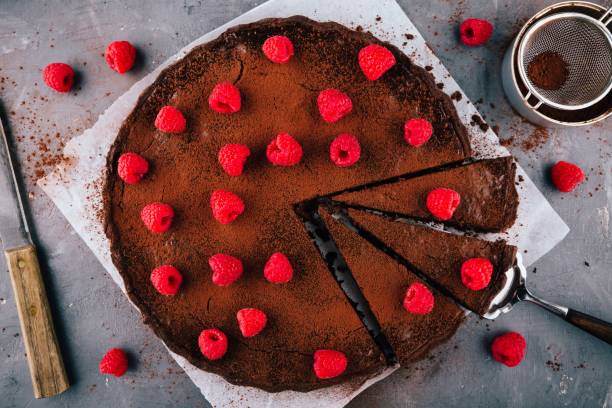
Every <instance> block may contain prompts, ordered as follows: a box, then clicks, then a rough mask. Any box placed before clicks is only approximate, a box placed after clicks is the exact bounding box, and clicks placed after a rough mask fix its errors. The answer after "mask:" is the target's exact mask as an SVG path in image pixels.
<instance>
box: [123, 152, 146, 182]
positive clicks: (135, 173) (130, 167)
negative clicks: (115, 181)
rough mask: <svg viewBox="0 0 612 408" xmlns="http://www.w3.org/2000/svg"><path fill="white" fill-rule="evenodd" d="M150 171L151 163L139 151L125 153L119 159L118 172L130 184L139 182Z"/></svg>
mask: <svg viewBox="0 0 612 408" xmlns="http://www.w3.org/2000/svg"><path fill="white" fill-rule="evenodd" d="M148 171H149V163H148V162H147V161H146V160H145V158H144V157H142V156H141V155H139V154H138V153H123V154H122V155H121V156H119V160H117V173H118V174H119V177H121V180H123V181H125V182H126V183H128V184H136V183H138V182H139V181H140V180H141V179H142V178H143V177H144V175H145V174H147V172H148Z"/></svg>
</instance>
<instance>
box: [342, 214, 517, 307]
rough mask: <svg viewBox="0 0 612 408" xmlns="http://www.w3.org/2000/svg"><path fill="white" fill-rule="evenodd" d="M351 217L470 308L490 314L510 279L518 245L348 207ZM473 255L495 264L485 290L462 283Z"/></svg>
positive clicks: (415, 268) (363, 228)
mask: <svg viewBox="0 0 612 408" xmlns="http://www.w3.org/2000/svg"><path fill="white" fill-rule="evenodd" d="M347 214H348V217H349V218H350V219H351V220H352V221H353V222H354V223H355V224H356V225H357V226H358V227H359V228H360V229H362V230H363V231H366V232H369V233H370V234H372V235H374V236H375V237H376V238H378V239H379V240H380V241H381V242H382V243H383V244H384V245H385V246H387V247H388V248H391V249H392V250H393V251H394V252H395V253H396V254H398V255H399V256H401V257H402V258H403V260H404V261H405V262H406V264H408V265H409V266H410V267H411V268H413V269H414V270H418V271H419V272H420V273H421V274H423V275H424V276H426V277H427V278H429V279H431V280H432V281H434V282H436V283H437V285H439V286H441V287H442V288H444V291H445V293H447V294H448V295H449V296H451V297H452V298H453V299H455V300H456V301H457V302H458V303H460V304H462V305H464V306H465V307H467V308H468V309H470V310H472V311H474V312H476V313H478V314H480V315H482V314H484V313H486V312H487V311H488V309H489V306H490V305H491V302H492V300H493V298H494V297H495V295H497V294H498V293H499V292H500V290H501V289H502V287H503V286H504V283H505V282H506V276H505V272H506V271H507V270H508V269H509V268H510V267H511V266H512V264H513V263H514V258H515V256H516V247H515V246H512V245H508V244H506V242H505V241H503V240H498V241H494V242H492V241H486V240H483V239H479V238H475V237H470V236H465V235H457V234H454V233H449V232H446V231H441V230H438V229H435V228H431V227H429V226H424V225H423V226H422V225H417V224H410V223H406V222H402V221H398V220H393V219H390V218H385V217H381V216H378V215H374V214H370V213H368V212H367V211H362V210H356V209H348V210H347ZM470 258H487V259H488V260H490V261H491V263H492V264H493V275H492V276H491V282H490V283H489V285H488V286H487V287H486V288H485V289H482V290H479V291H474V290H471V289H468V288H467V287H466V286H464V285H463V283H462V282H461V273H460V271H461V264H462V263H463V262H464V261H466V260H467V259H470Z"/></svg>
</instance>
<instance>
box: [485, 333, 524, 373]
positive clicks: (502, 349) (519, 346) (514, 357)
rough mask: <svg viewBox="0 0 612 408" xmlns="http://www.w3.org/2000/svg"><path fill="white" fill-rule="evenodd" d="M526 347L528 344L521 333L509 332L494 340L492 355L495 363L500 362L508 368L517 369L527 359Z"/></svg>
mask: <svg viewBox="0 0 612 408" xmlns="http://www.w3.org/2000/svg"><path fill="white" fill-rule="evenodd" d="M526 347H527V342H526V341H525V338H524V337H523V336H521V334H520V333H517V332H508V333H506V334H502V335H501V336H498V337H496V338H495V340H493V343H492V344H491V353H492V354H493V358H494V359H495V361H499V362H500V363H502V364H505V365H507V366H508V367H516V366H517V365H519V364H520V363H521V360H523V357H525V348H526Z"/></svg>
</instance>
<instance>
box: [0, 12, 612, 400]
mask: <svg viewBox="0 0 612 408" xmlns="http://www.w3.org/2000/svg"><path fill="white" fill-rule="evenodd" d="M347 1H348V0H347ZM259 3H260V1H244V2H243V1H237V0H211V1H197V0H184V1H175V2H171V1H147V0H121V1H118V0H107V1H102V0H90V1H67V0H66V1H54V2H43V1H25V0H21V1H9V0H0V69H1V70H0V78H2V79H0V81H1V82H0V99H1V100H2V102H3V103H4V107H5V110H6V111H7V112H8V115H7V116H8V117H9V126H10V128H11V130H12V135H13V137H15V138H16V139H18V154H19V158H20V162H21V167H22V170H23V173H24V174H25V178H26V184H27V189H28V193H29V200H28V201H29V205H30V207H31V211H32V218H33V225H34V229H35V232H36V236H37V240H38V244H39V245H40V249H41V255H42V258H43V260H44V268H45V271H46V272H47V275H46V281H47V285H48V288H49V292H50V300H51V302H52V304H53V306H54V315H55V319H56V322H57V328H58V330H59V333H60V338H61V344H62V348H63V352H64V356H65V359H66V362H67V365H68V371H69V375H70V379H71V382H72V387H71V388H70V389H69V390H68V391H67V392H65V393H64V394H63V395H60V396H58V397H55V398H52V399H48V400H40V401H38V400H34V399H33V397H32V391H31V385H30V379H29V374H28V369H27V365H26V358H25V356H24V349H23V345H22V341H21V337H20V334H19V323H18V319H17V313H16V310H15V306H14V299H13V294H12V291H11V288H10V283H9V275H8V273H7V272H6V266H5V264H4V260H3V259H2V260H0V272H1V273H2V275H1V276H0V407H26V406H27V407H91V406H99V407H162V406H164V407H165V406H180V407H186V406H206V405H207V403H206V402H205V399H204V398H203V397H202V396H201V395H200V393H199V392H198V390H197V389H196V387H195V386H194V385H193V384H192V383H191V382H190V381H189V379H188V378H187V376H186V375H185V374H184V373H183V372H182V371H181V370H180V369H179V367H178V366H177V365H176V364H175V363H174V362H173V361H172V360H171V358H170V357H169V356H168V354H167V353H166V352H165V350H164V349H163V347H162V346H161V344H160V342H159V341H158V340H157V339H156V338H155V337H154V336H153V334H152V332H151V331H150V330H149V329H147V328H146V327H145V326H144V325H143V324H142V323H141V319H140V317H139V315H138V313H137V312H136V311H135V310H134V309H133V308H132V307H131V306H130V305H129V303H128V302H127V300H126V298H125V297H124V296H123V295H122V294H121V292H120V291H119V289H118V288H117V286H116V285H115V284H114V283H113V282H112V281H111V279H110V278H109V277H108V276H107V275H106V273H105V271H104V270H103V269H102V267H101V266H100V265H99V264H98V262H97V261H96V260H95V259H94V257H93V255H92V254H91V253H90V252H89V250H88V249H87V248H86V247H85V244H84V243H83V242H82V241H81V240H80V239H79V238H78V236H76V235H75V233H74V231H73V230H72V229H71V228H70V226H69V225H68V224H67V222H66V221H65V219H64V218H63V217H62V216H61V215H60V214H59V213H58V211H57V210H56V209H55V208H54V206H53V205H52V204H51V203H50V202H49V200H48V199H47V198H46V197H45V196H44V195H43V194H42V192H41V191H40V190H39V189H37V188H36V187H35V186H34V184H33V179H34V178H35V177H36V171H37V170H38V171H39V172H44V171H46V170H49V169H50V163H49V162H50V161H52V159H53V152H57V151H59V147H60V144H61V141H62V140H64V141H65V140H68V139H70V138H71V137H72V136H75V135H77V134H79V133H80V132H81V131H82V130H83V129H85V128H87V127H89V126H90V125H92V124H93V123H94V121H95V119H96V118H97V116H98V115H99V114H100V113H101V112H103V111H104V109H105V108H106V107H107V106H109V105H110V104H111V103H112V101H113V100H114V99H115V98H116V97H117V96H119V95H120V94H121V93H123V92H124V91H125V90H126V89H128V87H129V86H130V84H132V83H134V82H135V81H137V80H138V79H139V78H141V77H142V76H143V75H145V74H146V73H147V72H150V71H151V70H152V69H153V68H155V67H156V66H157V65H158V64H159V63H160V62H162V61H163V60H165V59H166V58H167V57H168V56H170V55H172V54H174V53H175V52H176V50H178V49H179V48H180V47H182V46H183V45H185V44H187V43H188V42H190V41H191V40H192V39H194V38H196V37H198V36H200V35H201V34H202V33H205V32H207V31H209V30H211V29H213V28H215V27H217V26H219V25H221V24H222V23H225V22H226V21H228V20H230V19H231V18H233V17H235V16H238V15H240V14H241V13H243V12H245V11H247V10H249V9H250V8H252V7H254V6H255V5H257V4H259ZM400 3H401V4H402V7H403V9H404V10H405V11H406V13H407V14H408V15H409V16H410V18H411V19H412V20H413V21H414V23H415V24H416V25H417V26H418V28H419V29H420V30H421V31H422V33H423V35H424V36H425V38H426V39H427V40H428V41H429V42H430V44H431V46H432V48H433V49H434V50H435V52H436V53H437V55H438V56H439V57H440V58H441V60H442V61H443V62H444V63H445V64H446V66H447V67H448V69H449V70H450V72H451V73H452V74H453V75H454V77H455V78H456V80H457V81H458V82H459V84H460V85H461V86H462V87H463V89H464V90H465V92H466V93H467V95H468V96H469V97H470V98H471V99H472V100H473V101H475V102H476V101H478V100H482V102H481V103H477V105H479V106H480V108H481V112H482V113H483V114H484V115H486V118H487V120H489V122H490V123H491V124H492V125H497V126H499V134H500V136H501V137H502V138H503V139H506V140H509V141H508V143H509V144H510V149H511V150H512V152H513V153H514V154H515V155H516V157H517V159H518V161H519V162H520V163H521V164H522V165H523V166H524V167H525V169H526V170H527V172H528V173H529V175H530V176H531V177H532V178H533V180H534V182H535V183H536V184H537V185H538V186H539V187H540V188H541V189H542V191H543V192H544V194H545V195H546V197H547V198H548V199H549V200H550V202H551V203H552V205H553V207H554V208H555V209H556V210H557V211H558V212H559V213H560V214H561V216H562V217H563V218H564V219H565V220H566V222H567V223H568V224H569V225H570V227H571V228H572V231H571V232H570V234H569V235H568V237H567V238H566V239H565V240H564V241H563V242H562V243H561V244H560V245H558V246H557V247H556V248H555V249H554V250H553V251H552V252H550V253H549V254H548V255H547V256H546V257H545V258H544V259H541V260H540V261H539V262H537V264H536V265H534V266H533V267H531V268H530V271H529V278H530V281H531V283H532V286H533V287H534V289H535V290H536V292H538V293H540V294H543V295H546V296H547V298H548V299H550V300H552V301H556V302H560V303H563V304H566V305H568V306H571V307H575V308H578V309H579V310H583V311H585V312H588V313H592V314H595V315H597V316H600V317H601V318H604V319H607V320H612V242H611V239H610V230H609V229H610V216H609V214H610V211H611V210H612V208H611V207H612V167H611V163H612V157H611V155H612V147H611V146H610V143H611V142H612V137H611V136H610V134H611V132H612V121H610V120H609V121H608V122H606V123H602V124H599V125H597V126H593V127H590V128H584V129H568V130H550V131H548V132H547V133H546V132H543V131H541V130H537V129H535V128H534V127H533V126H531V125H529V124H527V123H524V122H523V121H521V119H520V118H519V117H517V116H516V114H515V113H513V111H512V110H511V108H510V107H509V106H508V104H507V102H506V101H505V100H504V96H503V92H502V89H501V83H500V78H499V63H500V57H501V55H502V52H503V50H504V48H505V47H506V45H507V44H508V43H509V41H510V40H511V38H512V36H513V35H514V34H515V33H516V32H517V30H518V28H519V27H520V23H521V21H524V20H525V19H526V18H528V17H529V16H531V15H532V14H533V13H535V12H536V11H538V10H539V9H541V8H542V7H544V6H545V5H547V4H549V3H551V2H550V1H548V0H520V1H510V0H497V1H489V0H474V1H467V0H463V1H459V2H453V1H448V0H446V1H445V0H416V1H407V0H402V1H400ZM375 16H376V10H372V20H374V18H375ZM472 16H474V17H481V18H487V19H490V20H492V21H493V22H494V24H495V34H494V36H493V38H492V41H490V42H489V44H488V45H487V46H486V47H482V48H477V49H466V48H463V47H461V46H458V45H457V40H456V21H460V20H461V19H463V18H467V17H472ZM449 20H450V21H449ZM115 39H128V40H130V41H131V42H133V43H134V44H135V45H136V46H137V47H138V50H139V58H138V60H139V62H138V66H137V67H136V69H135V70H133V71H132V72H130V73H128V74H127V75H124V76H119V75H117V74H115V73H113V72H111V71H110V70H109V69H108V68H107V67H106V65H105V64H104V60H103V58H102V56H101V54H102V53H103V52H104V48H105V45H106V44H107V43H108V42H110V41H112V40H115ZM52 61H65V62H67V63H70V64H71V65H73V66H74V67H75V68H77V70H78V71H79V73H80V75H79V77H80V79H79V83H78V87H77V88H76V89H77V90H76V92H74V95H68V96H66V95H58V94H55V93H53V92H50V91H49V90H48V89H47V88H46V87H44V86H42V85H41V71H42V68H43V67H44V66H45V65H46V64H47V63H49V62H52ZM56 133H58V134H59V135H56ZM46 134H49V135H50V136H45V135H46ZM47 138H48V139H49V140H48V141H47V142H45V144H46V145H48V146H47V147H48V149H49V150H50V151H49V152H47V153H46V154H45V155H42V156H41V153H40V150H41V146H37V145H38V144H39V142H40V141H41V140H43V141H44V140H46V139H47ZM534 145H535V147H534ZM32 152H37V153H36V154H37V155H36V156H34V157H33V156H31V153H32ZM559 159H566V160H570V161H573V162H576V163H579V164H580V165H581V166H582V168H584V169H585V170H586V172H587V173H588V181H587V182H586V183H584V184H583V185H582V186H581V187H580V188H579V189H578V191H577V192H576V193H572V194H565V195H562V194H560V193H558V192H556V191H555V190H554V188H553V187H552V186H551V185H550V183H549V181H548V178H547V170H548V168H549V166H550V165H551V163H553V162H555V161H556V160H559ZM536 269H537V270H536ZM504 330H517V331H520V332H522V333H524V334H525V336H526V338H527V343H528V352H527V357H526V359H525V361H524V362H523V363H522V364H521V365H520V366H519V367H517V368H515V369H507V368H505V367H503V366H501V365H499V364H496V363H495V362H493V361H492V360H491V358H490V356H489V354H488V351H487V350H488V344H489V342H490V341H491V339H492V338H493V337H494V335H495V334H497V333H500V332H503V331H504ZM112 346H120V347H124V348H126V349H127V350H129V353H130V357H131V360H132V364H131V368H130V371H129V372H128V374H127V375H125V376H124V377H122V378H120V379H115V378H106V377H104V376H101V375H100V374H99V373H98V369H97V366H98V361H99V359H100V357H101V355H102V354H103V353H104V351H105V350H106V349H108V348H109V347H112ZM611 369H612V348H611V347H610V346H608V345H606V344H604V343H603V342H601V341H599V340H597V339H595V338H593V337H591V336H589V335H587V334H585V333H582V332H580V331H579V330H577V329H575V328H573V327H572V326H570V325H568V324H566V323H564V322H562V321H560V320H559V319H557V318H556V317H554V316H550V315H548V314H546V313H545V312H543V311H540V310H538V309H536V308H535V307H532V306H530V305H520V306H518V307H517V308H516V310H515V311H513V312H512V314H510V315H507V316H504V317H502V318H499V319H497V321H495V322H487V321H483V320H480V319H478V318H477V317H474V316H471V317H470V319H469V321H468V322H467V324H466V325H465V326H464V327H463V328H462V329H461V330H460V332H459V333H458V335H457V336H456V337H455V338H454V339H453V340H452V341H451V342H450V343H449V344H448V345H446V346H444V347H442V348H441V349H440V350H437V351H436V352H435V354H434V356H433V358H432V359H430V360H428V361H426V362H423V363H421V364H418V365H417V366H416V367H413V368H411V369H408V370H401V371H399V372H397V373H395V374H394V375H392V376H391V377H390V378H389V379H387V380H385V381H383V382H381V383H379V384H377V385H375V386H373V387H371V388H370V389H369V390H367V391H366V392H364V393H363V394H362V395H361V396H360V397H359V398H357V399H356V400H355V401H354V402H353V403H352V404H351V406H352V407H354V408H357V407H372V406H377V407H378V406H380V407H383V406H384V407H421V406H423V407H447V406H470V407H493V406H494V407H519V406H521V407H522V406H525V407H559V406H572V407H606V406H611V405H612V374H611V373H610V370H611Z"/></svg>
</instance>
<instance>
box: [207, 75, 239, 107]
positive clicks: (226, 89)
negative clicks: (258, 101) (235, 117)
mask: <svg viewBox="0 0 612 408" xmlns="http://www.w3.org/2000/svg"><path fill="white" fill-rule="evenodd" d="M208 105H209V106H210V108H211V109H212V110H214V111H215V112H219V113H235V112H238V111H239V110H240V106H241V100H240V91H239V90H238V88H236V87H235V86H234V84H232V83H231V82H221V83H219V84H217V85H216V86H215V87H214V88H213V90H212V92H211V93H210V96H209V97H208Z"/></svg>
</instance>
